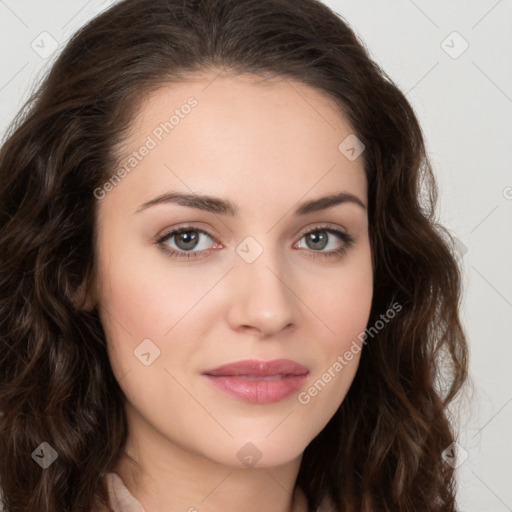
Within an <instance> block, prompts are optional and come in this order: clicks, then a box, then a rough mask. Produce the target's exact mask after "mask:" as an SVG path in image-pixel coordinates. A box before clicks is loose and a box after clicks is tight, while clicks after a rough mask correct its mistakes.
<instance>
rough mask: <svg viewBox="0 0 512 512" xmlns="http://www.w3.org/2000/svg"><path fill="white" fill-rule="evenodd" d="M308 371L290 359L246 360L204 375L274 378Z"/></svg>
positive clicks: (304, 373)
mask: <svg viewBox="0 0 512 512" xmlns="http://www.w3.org/2000/svg"><path fill="white" fill-rule="evenodd" d="M308 373H309V370H308V369H307V368H306V367H305V366H303V365H301V364H299V363H296V362H295V361H291V360H290V359H274V360H272V361H256V360H253V359H251V360H246V361H237V362H235V363H229V364H225V365H222V366H219V367H218V368H213V369H211V370H206V371H205V372H203V374H204V375H211V376H217V377H218V376H222V377H247V378H257V377H260V380H261V377H268V378H271V377H274V378H278V377H279V376H281V377H284V376H294V375H307V374H308Z"/></svg>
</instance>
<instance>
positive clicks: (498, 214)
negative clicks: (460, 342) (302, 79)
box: [0, 0, 512, 512]
mask: <svg viewBox="0 0 512 512" xmlns="http://www.w3.org/2000/svg"><path fill="white" fill-rule="evenodd" d="M112 3H113V2H112V1H108V0H107V1H103V0H89V1H87V0H0V64H1V65H0V135H3V134H4V132H5V129H6V128H7V125H8V123H9V122H10V121H11V119H12V117H13V116H14V114H15V113H16V112H17V111H18V109H19V108H20V107H21V105H22V103H23V101H24V100H26V99H27V98H28V93H29V91H30V89H31V88H32V87H33V84H34V83H35V82H36V80H38V79H39V78H41V76H43V73H45V72H46V71H47V69H48V67H49V65H50V64H51V62H52V61H53V60H54V58H55V56H56V55H57V53H58V51H59V49H60V48H61V47H62V46H63V45H64V44H65V42H66V41H67V40H68V38H69V37H70V35H71V34H72V33H73V32H74V31H75V30H76V29H77V28H79V27H80V26H81V25H82V24H83V23H85V22H86V21H87V20H89V19H90V18H91V17H93V16H94V15H95V14H97V13H98V12H100V11H101V10H103V9H105V8H106V7H108V6H109V5H111V4H112ZM325 3H326V4H327V5H329V6H330V7H331V8H333V9H334V10H335V11H336V12H338V13H339V14H340V15H341V16H343V18H344V19H345V20H346V21H347V22H348V23H349V24H350V25H351V27H352V28H353V29H354V30H355V31H356V33H357V34H358V35H359V36H360V37H361V39H362V40H363V42H364V44H365V45H366V47H367V48H368V50H369V52H370V54H371V56H372V58H373V59H374V60H375V61H377V63H378V64H379V65H381V67H382V68H383V69H384V70H385V71H386V72H387V73H388V75H389V76H390V77H391V78H392V79H393V80H394V81H395V83H396V84H397V85H398V86H399V87H400V88H401V90H402V91H403V92H404V93H405V94H406V95H407V98H408V99H409V101H410V102H411V104H412V106H413V108H414V109H415V111H416V114H417V116H418V118H419V120H420V123H421V125H422V127H423V130H424V133H425V137H426V142H427V148H428V151H429V155H430V157H431V159H432V162H433V165H434V169H435V172H436V175H437V180H438V184H439V191H440V195H439V205H438V217H439V219H440V221H441V222H442V223H443V224H444V225H445V226H446V227H447V228H448V229H449V231H450V232H451V233H452V234H453V235H454V236H455V237H456V238H457V240H458V246H459V249H460V260H461V262H462V265H463V270H464V290H463V293H464V297H463V303H462V310H461V315H462V320H463V323H464V326H465V329H466V332H467V334H468V338H469V343H470V350H471V378H472V382H473V387H474V393H473V395H472V396H471V397H470V398H468V399H467V400H466V401H465V402H461V406H460V412H461V413H462V416H461V419H460V430H459V439H458V443H459V445H460V446H459V447H458V448H457V450H458V453H459V459H458V463H460V462H462V461H463V462H462V463H460V466H458V469H457V471H458V476H459V506H460V509H461V510H462V511H464V512H505V511H507V510H509V511H512V486H511V482H512V462H511V460H512V442H511V440H510V439H511V436H510V432H511V431H512V386H511V382H512V379H511V373H512V371H511V363H512V242H511V235H512V151H511V146H512V58H511V57H512V0H469V1H463V0H458V1H455V0H450V1H441V0H436V1H434V0H429V1H426V0H414V1H413V0H389V1H383V0H380V1H377V0H330V1H328V0H325ZM52 51H53V53H51V52H52ZM47 53H49V54H48V55H47ZM507 432H508V434H507Z"/></svg>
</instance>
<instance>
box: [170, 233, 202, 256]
mask: <svg viewBox="0 0 512 512" xmlns="http://www.w3.org/2000/svg"><path fill="white" fill-rule="evenodd" d="M175 238H176V245H177V246H178V247H179V248H180V249H183V250H184V251H186V250H187V249H193V248H194V247H195V246H196V245H197V241H198V239H199V234H198V233H197V231H181V232H180V233H176V235H175ZM182 241H184V244H182V243H181V242H182Z"/></svg>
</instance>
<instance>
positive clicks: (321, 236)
mask: <svg viewBox="0 0 512 512" xmlns="http://www.w3.org/2000/svg"><path fill="white" fill-rule="evenodd" d="M306 239H307V240H312V241H313V246H314V247H312V248H313V249H323V248H324V247H325V246H326V243H327V234H326V232H325V231H315V232H313V233H308V234H307V235H306ZM318 243H320V247H318V246H316V244H318Z"/></svg>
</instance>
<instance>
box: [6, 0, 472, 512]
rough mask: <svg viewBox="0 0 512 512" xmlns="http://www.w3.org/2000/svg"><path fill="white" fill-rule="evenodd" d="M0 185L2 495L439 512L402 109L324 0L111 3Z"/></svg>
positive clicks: (450, 378)
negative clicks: (322, 1)
mask: <svg viewBox="0 0 512 512" xmlns="http://www.w3.org/2000/svg"><path fill="white" fill-rule="evenodd" d="M0 183H1V185H0V202H1V204H2V209H1V213H0V215H1V223H0V226H1V228H0V243H1V246H2V249H3V250H2V253H1V254H2V256H1V258H2V259H1V269H0V283H1V296H0V305H1V306H0V307H1V313H2V314H1V315H0V326H1V327H0V343H1V352H0V368H1V378H2V381H1V387H0V410H1V411H2V412H3V416H2V418H1V423H0V443H1V444H0V446H1V451H2V454H3V456H2V458H1V462H0V481H1V484H2V489H3V494H4V497H3V500H4V502H5V505H6V506H7V507H8V508H9V509H11V510H12V511H16V510H31V511H45V512H46V511H52V512H61V511H62V512H63V511H65V510H73V511H91V510H93V511H96V510H114V511H120V510H132V511H139V512H142V511H145V512H154V511H159V510H189V511H193V510H200V511H209V510H228V511H229V510H235V509H237V510H239V509H241V508H242V509H244V510H266V511H271V512H281V511H282V512H284V511H289V510H292V511H326V510H333V511H337V512H339V511H342V510H343V511H365V512H366V511H377V510H383V511H384V510H385V511H391V510H392V511H394V512H396V511H418V510H422V511H454V510H455V509H456V508H455V507H456V505H455V492H454V475H453V469H452V467H451V466H450V465H448V464H446V463H445V462H444V460H443V457H442V453H443V451H444V450H445V449H446V448H447V447H448V446H449V445H450V444H451V443H452V442H453V441H454V439H455V434H454V432H453V431H452V428H451V426H450V423H449V421H448V418H447V412H446V408H447V406H448V404H449V403H450V402H451V401H452V400H453V399H454V397H455V396H456V395H457V393H458V392H459V390H460V388H461V386H462V384H463V383H464V381H465V378H466V371H467V361H466V359H467V346H466V339H465V335H464V332H463V329H462V326H461V323H460V319H459V312H458V304H459V297H460V273H459V268H458V266H457V263H456V260H455V258H454V256H453V252H452V250H451V247H452V244H451V237H450V235H449V234H448V232H447V231H446V230H445V229H444V228H443V227H442V226H441V225H439V223H437V222H436V220H435V217H434V211H435V204H436V184H435V181H434V177H433V174H432V170H431V167H430V164H429V161H428V158H427V155H426V152H425V146H424V142H423V136H422V132H421V128H420V126H419V124H418V121H417V119H416V117H415V114H414V112H413V110H412V108H411V106H410V105H409V103H408V102H407V100H406V98H405V96H404V95H403V94H402V93H401V92H400V91H399V90H398V88H397V87H396V86H395V85H394V84H393V82H392V81H391V80H390V79H389V77H387V75H386V74H385V73H384V72H383V71H382V70H381V69H379V67H378V66H377V65H376V64H375V63H374V62H373V61H372V60H371V59H370V57H369V56H368V54H367V52H366V51H365V49H364V46H363V45H362V43H361V42H360V41H359V40H358V39H357V38H356V36H355V35H354V33H353V32H352V31H351V29H350V28H349V27H348V26H347V24H346V23H345V22H344V21H343V19H342V18H341V17H340V16H338V15H336V14H335V13H333V12H332V11H331V10H330V9H329V8H327V7H326V6H325V5H323V4H322V3H320V2H318V1H316V0H299V1H298V0H294V1H292V0H265V1H264V2H262V1H261V0H236V1H235V0H215V1H208V2H200V1H199V2H198V1H194V2H186V1H179V0H154V1H152V2H148V1H147V0H124V1H121V2H119V3H118V4H116V5H115V6H113V7H112V8H110V9H109V10H108V11H106V12H104V13H102V14H101V15H100V16H98V17H96V18H95V19H93V20H92V21H90V22H89V23H88V24H87V25H86V26H85V27H83V28H82V29H80V30H79V31H78V32H77V34H76V35H75V36H74V37H73V38H72V40H71V41H70V42H69V43H68V44H67V46H66V47H65V49H64V50H63V52H62V54H61V55H60V56H59V58H58V59H57V61H56V62H55V64H54V65H53V67H52V69H51V72H50V73H49V75H48V77H47V78H46V79H45V81H44V83H43V84H42V85H41V86H40V88H39V90H38V91H37V93H36V94H35V95H34V97H33V98H32V99H31V101H30V102H29V103H28V104H27V105H26V108H25V109H24V111H23V115H22V116H20V117H19V119H18V120H17V123H16V124H15V125H14V126H13V128H12V130H11V132H10V134H9V138H8V139H7V140H6V142H5V144H4V146H3V147H2V149H1V152H0ZM424 192H426V195H425V194H424ZM35 462H37V464H35Z"/></svg>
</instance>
